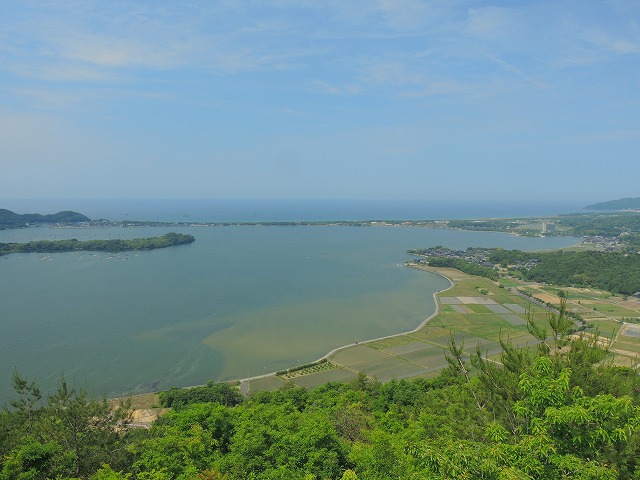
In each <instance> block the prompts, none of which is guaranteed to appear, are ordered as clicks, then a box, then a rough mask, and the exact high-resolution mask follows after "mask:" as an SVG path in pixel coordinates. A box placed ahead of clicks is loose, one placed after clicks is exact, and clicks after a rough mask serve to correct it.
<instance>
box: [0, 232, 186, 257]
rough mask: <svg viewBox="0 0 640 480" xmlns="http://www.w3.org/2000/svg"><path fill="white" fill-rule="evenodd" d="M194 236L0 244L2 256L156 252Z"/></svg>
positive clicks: (175, 234) (168, 235)
mask: <svg viewBox="0 0 640 480" xmlns="http://www.w3.org/2000/svg"><path fill="white" fill-rule="evenodd" d="M194 241H195V238H194V237H193V235H187V234H184V233H175V232H170V233H167V234H166V235H162V236H159V237H149V238H133V239H131V240H122V239H115V240H86V241H83V242H82V241H79V240H77V239H75V238H72V239H70V240H36V241H32V242H26V243H0V256H2V255H7V254H10V253H54V252H80V251H98V252H124V251H129V250H154V249H156V248H166V247H173V246H176V245H185V244H188V243H193V242H194Z"/></svg>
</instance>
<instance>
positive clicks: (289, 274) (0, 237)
mask: <svg viewBox="0 0 640 480" xmlns="http://www.w3.org/2000/svg"><path fill="white" fill-rule="evenodd" d="M171 230H174V231H179V232H183V233H191V234H193V235H194V236H195V237H196V242H195V243H193V244H191V245H185V246H180V247H173V248H168V249H162V250H154V251H151V252H128V253H125V254H117V255H111V254H106V253H90V252H79V253H58V254H14V255H9V256H5V257H0V275H2V279H3V282H2V289H1V290H0V324H1V328H2V348H1V349H0V401H2V402H3V401H6V400H7V399H8V395H9V392H10V379H11V373H12V372H13V371H14V369H17V370H18V371H19V372H20V373H21V374H22V375H25V376H28V377H29V378H34V379H36V380H37V381H38V383H39V384H40V385H42V386H43V387H44V388H45V389H46V388H51V387H52V386H53V385H54V384H55V382H56V380H57V378H58V377H59V375H60V374H61V373H63V372H64V373H65V374H66V375H67V377H68V378H71V379H73V380H75V381H76V382H77V383H78V384H83V385H84V384H86V385H88V386H89V387H90V388H92V389H93V390H94V391H95V392H96V393H98V394H102V393H106V394H108V395H119V394H124V393H135V392H143V391H150V390H158V389H166V388H169V387H171V386H179V387H180V386H187V385H195V384H202V383H206V382H207V381H208V380H215V381H219V380H225V379H230V378H239V377H246V376H251V375H258V374H262V373H265V372H270V371H274V370H277V369H281V368H285V367H287V366H292V365H295V364H299V363H303V362H308V361H311V360H314V359H316V358H318V357H320V356H322V355H323V354H324V353H326V352H327V351H328V350H331V349H332V348H334V347H336V346H340V345H343V344H346V343H351V342H353V341H361V340H366V339H370V338H375V337H379V336H383V335H388V334H392V333H397V332H402V331H407V330H411V329H413V328H415V327H416V326H417V325H418V324H419V323H420V322H421V321H422V320H423V319H424V318H426V317H427V316H429V315H430V314H431V313H432V312H433V310H434V305H433V299H432V293H433V292H434V291H436V290H439V289H442V288H445V287H446V286H447V285H448V283H447V282H446V281H445V280H444V279H442V278H441V277H438V276H436V275H432V274H429V273H425V272H419V271H415V270H411V269H407V268H404V267H402V266H401V265H402V263H403V262H404V261H405V260H407V259H408V258H409V256H408V255H407V254H406V253H405V251H406V250H407V249H409V248H420V247H429V246H435V245H444V246H448V247H451V248H466V247H468V246H502V247H505V248H519V249H543V248H558V247H564V246H567V245H569V244H573V243H576V240H575V239H568V238H519V237H515V236H512V235H506V234H499V233H481V232H463V231H451V230H444V229H442V230H441V229H421V228H382V227H360V228H358V227H260V226H253V227H202V228H183V229H176V228H159V227H158V228H156V227H154V228H120V227H119V228H115V227H114V228H105V229H52V228H48V227H39V228H31V229H25V230H6V231H0V242H10V241H27V240H32V239H40V238H47V239H56V238H78V239H88V238H134V237H147V236H155V235H162V234H164V233H166V232H168V231H171Z"/></svg>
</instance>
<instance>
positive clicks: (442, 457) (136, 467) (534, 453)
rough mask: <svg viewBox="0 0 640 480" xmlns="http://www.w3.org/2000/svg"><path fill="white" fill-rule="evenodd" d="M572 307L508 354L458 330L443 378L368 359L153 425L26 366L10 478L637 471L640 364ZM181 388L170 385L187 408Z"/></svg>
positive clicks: (309, 479)
mask: <svg viewBox="0 0 640 480" xmlns="http://www.w3.org/2000/svg"><path fill="white" fill-rule="evenodd" d="M564 312H565V310H564V304H562V303H561V308H560V311H559V312H558V313H556V314H550V316H549V318H548V325H547V330H548V333H547V332H546V331H543V329H541V328H539V327H536V326H534V325H533V324H532V323H531V324H530V325H529V328H530V332H531V333H532V334H533V335H534V336H536V337H537V338H538V339H539V340H540V343H539V344H538V346H537V348H533V349H524V350H523V349H517V348H515V347H513V346H512V345H510V344H509V343H508V342H506V341H502V342H501V344H502V347H503V352H502V355H501V358H500V362H499V363H497V362H494V361H488V360H486V359H485V358H484V355H483V352H482V351H481V350H480V349H479V348H478V349H476V351H475V353H474V354H472V355H471V357H470V358H469V357H468V356H467V355H465V354H464V353H463V350H464V351H469V349H468V348H467V349H464V346H463V345H458V344H456V343H455V341H454V340H453V337H452V339H451V341H450V348H449V351H448V352H446V356H447V360H448V362H449V368H448V369H446V370H445V371H443V372H442V374H440V375H439V376H437V377H435V378H432V379H416V380H413V381H406V380H394V381H391V382H389V383H386V384H380V383H379V382H377V381H376V380H375V379H371V378H368V377H367V376H366V375H365V374H363V373H361V374H359V375H358V376H357V377H356V378H355V379H354V380H352V381H351V382H349V383H328V384H326V385H323V386H320V387H317V388H315V389H313V390H311V391H307V390H304V389H301V388H299V387H294V386H292V385H290V386H287V387H284V388H282V389H280V390H276V391H273V392H260V393H256V394H254V395H252V396H250V397H249V398H246V399H244V398H242V397H240V396H237V395H234V396H232V397H228V396H227V394H228V393H229V392H230V390H231V387H228V386H225V387H217V388H216V389H214V388H212V387H213V385H208V386H206V387H202V388H201V389H188V390H187V391H188V392H189V393H188V394H186V395H185V396H184V397H181V398H182V400H181V404H180V406H179V408H174V409H173V410H171V411H170V412H169V413H167V414H166V415H165V416H163V417H162V418H160V419H159V420H157V421H156V422H155V423H154V424H153V425H152V427H151V428H150V429H148V430H144V429H139V428H132V427H131V425H130V423H129V416H128V409H127V405H126V404H125V405H124V406H121V407H119V408H118V409H116V410H112V409H110V408H109V407H108V405H107V403H106V401H104V400H102V401H98V400H94V399H91V398H89V397H87V395H86V394H85V393H84V392H83V391H82V390H77V389H74V388H70V387H69V385H68V383H67V382H66V381H65V379H62V380H61V382H60V386H59V388H58V389H57V391H55V392H53V393H52V394H49V395H48V396H45V397H46V398H43V396H41V395H40V392H39V391H38V390H37V387H36V386H35V385H34V384H32V383H30V382H28V381H26V380H25V379H23V378H21V377H20V376H19V375H18V374H15V375H14V385H15V387H16V400H15V401H13V402H12V404H11V405H9V406H8V407H7V408H6V409H5V410H4V411H3V412H2V413H0V479H2V480H8V479H39V478H43V479H44V478H91V479H96V480H97V479H110V480H115V479H145V480H148V479H163V480H164V479H194V478H199V479H217V480H221V479H227V480H236V479H237V480H241V479H242V480H245V479H256V480H258V479H260V480H262V479H264V480H267V479H268V480H275V479H281V480H284V479H287V480H313V479H315V480H324V479H336V480H339V479H342V480H346V479H350V480H355V479H360V480H391V479H393V480H417V479H440V480H444V479H490V480H491V479H495V480H505V479H513V480H515V479H518V480H521V479H545V480H554V479H564V478H574V479H583V480H585V479H593V480H596V479H597V480H603V479H605V480H607V479H623V480H626V479H633V478H638V477H639V475H640V407H639V405H640V403H639V402H640V378H639V376H638V372H637V371H636V370H634V369H631V368H622V367H616V366H613V365H610V364H609V363H608V362H607V352H606V350H604V349H602V348H601V347H600V346H599V343H598V341H597V339H596V338H593V337H584V338H570V337H568V336H567V332H568V327H569V326H570V325H571V322H570V321H568V319H567V318H566V316H565V315H564ZM471 351H473V349H471ZM207 392H209V393H213V394H214V395H213V397H208V396H207V395H201V394H206V393H207ZM176 393H177V392H175V391H170V394H165V395H164V399H165V401H166V399H168V398H172V399H173V400H171V402H172V405H174V406H176V407H177V404H176V401H177V399H178V396H177V395H176ZM218 394H221V395H218ZM229 398H232V401H230V402H229V401H228V399H229Z"/></svg>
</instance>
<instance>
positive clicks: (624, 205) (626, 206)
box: [584, 197, 640, 210]
mask: <svg viewBox="0 0 640 480" xmlns="http://www.w3.org/2000/svg"><path fill="white" fill-rule="evenodd" d="M584 208H585V209H586V210H640V197H636V198H621V199H619V200H610V201H608V202H601V203H594V204H593V205H587V206H586V207H584Z"/></svg>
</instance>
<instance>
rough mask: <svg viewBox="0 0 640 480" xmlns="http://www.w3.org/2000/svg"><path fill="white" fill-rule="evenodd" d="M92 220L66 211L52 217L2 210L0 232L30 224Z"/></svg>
mask: <svg viewBox="0 0 640 480" xmlns="http://www.w3.org/2000/svg"><path fill="white" fill-rule="evenodd" d="M90 220H91V219H90V218H89V217H87V216H85V215H82V214H81V213H78V212H71V211H64V212H58V213H54V214H52V215H41V214H39V213H25V214H24V215H20V214H18V213H14V212H12V211H11V210H7V209H4V208H0V230H2V229H3V228H21V227H26V226H28V224H30V223H78V222H89V221H90Z"/></svg>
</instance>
